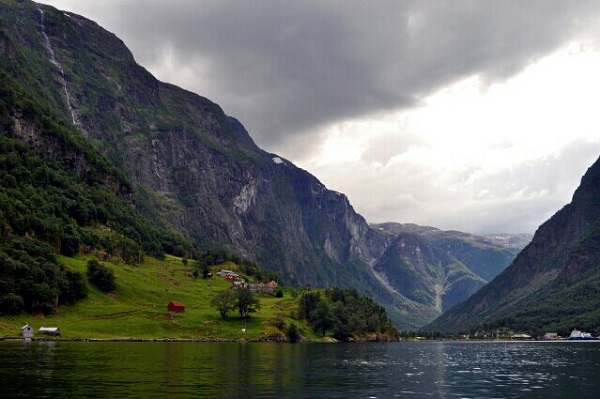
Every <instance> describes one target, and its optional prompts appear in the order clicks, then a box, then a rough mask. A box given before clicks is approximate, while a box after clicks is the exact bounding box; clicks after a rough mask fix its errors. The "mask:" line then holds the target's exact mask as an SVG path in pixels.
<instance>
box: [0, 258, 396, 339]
mask: <svg viewBox="0 0 600 399" xmlns="http://www.w3.org/2000/svg"><path fill="white" fill-rule="evenodd" d="M90 259H92V258H90V257H73V258H72V257H65V256H60V257H59V261H60V262H62V263H64V265H65V268H66V269H68V270H71V271H77V272H79V273H81V274H82V275H85V274H86V268H87V263H88V261H89V260H90ZM184 263H185V262H182V259H181V258H176V257H172V256H167V257H166V259H165V260H157V259H155V258H151V257H146V258H145V261H144V262H143V263H141V264H139V265H137V266H131V265H127V264H124V263H120V264H113V263H105V265H106V266H107V267H109V268H111V269H112V270H113V271H114V274H115V281H116V289H115V290H114V291H112V292H108V293H105V292H103V291H101V290H99V289H98V288H96V287H95V286H93V285H91V284H90V283H89V282H88V281H87V280H86V281H85V283H86V285H87V288H88V296H87V298H85V299H82V300H80V301H79V302H77V303H76V304H75V305H72V306H59V307H58V308H57V309H56V310H55V312H54V313H53V314H49V315H46V316H44V315H42V314H38V315H37V316H36V315H30V314H24V313H21V314H19V315H16V316H15V315H12V316H3V317H0V336H4V337H15V336H18V335H19V334H20V329H21V327H22V326H23V325H25V324H30V325H32V326H33V327H34V329H35V331H37V329H38V328H39V327H41V326H46V327H47V326H57V327H59V328H60V330H61V338H62V339H80V338H81V339H190V340H241V339H247V340H275V341H283V340H287V335H286V334H287V332H288V330H289V327H290V326H291V325H292V324H294V325H295V326H296V327H297V329H298V333H299V335H300V336H301V337H304V338H306V339H309V340H316V341H320V340H322V330H317V331H316V332H315V330H314V329H313V328H312V327H311V325H310V323H308V322H306V321H305V320H303V319H302V317H300V314H299V307H298V305H299V301H300V300H301V298H302V296H303V293H304V290H294V289H291V288H290V289H284V290H283V296H282V297H277V296H275V295H271V294H256V296H257V299H258V300H259V301H260V304H261V307H260V309H259V310H258V311H257V312H255V313H252V314H251V315H250V317H248V318H247V319H242V318H240V316H239V315H238V314H237V313H236V312H232V313H230V314H229V315H227V317H225V318H222V317H221V315H220V314H219V312H218V310H216V309H215V308H213V307H212V306H211V300H212V298H214V296H215V295H217V294H218V293H219V292H222V291H224V290H230V289H231V282H230V281H228V280H226V279H224V278H221V277H213V278H202V277H200V278H195V277H194V275H193V268H192V267H191V266H190V265H189V264H188V265H187V266H186V265H184ZM221 267H223V268H228V269H233V270H238V269H239V267H238V266H237V265H236V264H234V263H225V264H223V265H220V266H218V267H213V268H212V269H211V270H212V271H218V270H219V269H220V268H221ZM310 292H311V294H315V295H319V296H323V297H325V296H326V294H325V291H324V290H311V291H310ZM340 292H345V291H343V290H341V291H340ZM362 300H363V301H367V302H368V300H367V299H366V298H363V299H362ZM171 301H179V302H183V303H184V304H185V312H183V313H174V314H173V315H172V317H171V316H170V315H169V314H168V312H167V308H166V307H167V305H168V304H169V302H171ZM371 303H372V301H371ZM378 309H381V308H380V307H378ZM348 310H349V311H350V310H351V309H348ZM383 313H385V312H383ZM384 320H385V321H386V322H387V324H386V325H385V326H376V330H375V332H371V333H368V332H366V331H358V330H355V331H350V333H349V334H348V335H347V336H346V337H345V338H350V337H352V338H354V339H395V338H396V337H397V331H396V330H395V328H394V327H393V326H392V325H391V323H390V322H389V320H387V318H386V317H384ZM242 329H245V332H244V331H243V330H242ZM333 333H334V332H333V330H327V332H326V337H332V336H333ZM36 335H37V334H36Z"/></svg>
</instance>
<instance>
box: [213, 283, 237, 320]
mask: <svg viewBox="0 0 600 399" xmlns="http://www.w3.org/2000/svg"><path fill="white" fill-rule="evenodd" d="M210 306H212V307H213V308H215V309H216V310H217V311H218V312H219V314H220V315H221V317H222V318H223V319H224V318H225V317H227V313H229V312H230V311H232V310H233V309H235V306H236V295H235V293H234V292H233V291H231V290H225V291H220V292H217V294H216V295H215V296H214V297H213V299H212V300H211V301H210Z"/></svg>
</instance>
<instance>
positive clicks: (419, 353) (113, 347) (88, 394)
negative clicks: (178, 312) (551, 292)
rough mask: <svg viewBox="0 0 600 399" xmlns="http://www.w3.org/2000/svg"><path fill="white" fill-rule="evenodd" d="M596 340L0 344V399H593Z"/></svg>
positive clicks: (599, 382)
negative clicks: (551, 341) (594, 341)
mask: <svg viewBox="0 0 600 399" xmlns="http://www.w3.org/2000/svg"><path fill="white" fill-rule="evenodd" d="M599 369H600V343H593V342H587V343H584V342H580V343H567V342H561V343H474V342H473V343H469V342H432V343H424V342H418V343H383V344H374V343H370V344H295V345H290V344H262V343H139V342H138V343H136V342H132V343H125V342H103V343H98V342H88V343H83V342H28V343H25V342H0V398H152V397H156V398H372V399H374V398H593V397H600V378H598V370H599Z"/></svg>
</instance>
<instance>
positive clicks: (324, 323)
mask: <svg viewBox="0 0 600 399" xmlns="http://www.w3.org/2000/svg"><path fill="white" fill-rule="evenodd" d="M333 322H334V320H333V316H332V315H331V310H330V309H329V305H327V302H325V301H320V302H319V303H318V304H317V307H316V309H315V310H314V311H313V312H312V314H311V325H312V328H313V330H314V331H315V332H319V331H320V332H321V333H322V334H323V336H325V333H326V332H327V330H329V329H330V328H331V327H332V326H333Z"/></svg>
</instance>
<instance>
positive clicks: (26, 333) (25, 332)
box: [21, 324, 33, 341]
mask: <svg viewBox="0 0 600 399" xmlns="http://www.w3.org/2000/svg"><path fill="white" fill-rule="evenodd" d="M21 337H23V339H24V340H27V341H29V340H31V338H33V327H31V326H30V325H29V324H25V325H24V326H23V327H21Z"/></svg>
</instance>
